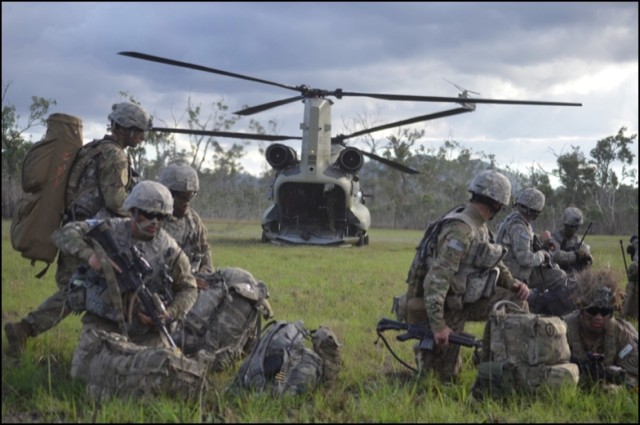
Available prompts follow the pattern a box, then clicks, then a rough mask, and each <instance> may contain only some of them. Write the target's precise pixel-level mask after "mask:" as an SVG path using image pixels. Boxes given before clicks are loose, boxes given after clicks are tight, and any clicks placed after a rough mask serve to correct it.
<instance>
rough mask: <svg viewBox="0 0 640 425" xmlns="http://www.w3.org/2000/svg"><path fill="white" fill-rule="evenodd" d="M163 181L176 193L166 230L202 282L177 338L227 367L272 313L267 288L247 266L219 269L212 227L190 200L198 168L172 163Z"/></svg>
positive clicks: (189, 349)
mask: <svg viewBox="0 0 640 425" xmlns="http://www.w3.org/2000/svg"><path fill="white" fill-rule="evenodd" d="M158 180H159V181H160V183H162V184H163V185H164V186H166V187H167V188H168V189H169V191H170V192H171V195H172V196H173V202H174V204H173V215H172V216H171V217H169V218H167V220H165V222H164V225H163V229H164V230H165V231H167V233H169V234H170V235H171V236H173V238H174V239H175V240H176V241H177V242H178V245H179V246H180V248H182V250H183V252H184V253H185V254H186V255H187V257H188V258H189V261H190V263H191V270H192V272H193V274H194V275H195V277H196V281H197V284H198V298H197V300H196V303H195V304H194V306H193V308H192V309H191V311H190V312H189V314H188V315H187V318H186V321H185V323H184V326H179V327H178V328H177V329H176V330H175V331H174V332H173V337H174V339H175V341H176V343H177V344H178V346H180V348H181V349H182V350H183V351H184V353H185V354H187V355H194V354H196V353H197V352H198V351H199V350H201V349H204V350H205V351H206V352H208V353H211V354H214V356H213V357H214V360H213V363H212V367H213V368H214V369H215V370H221V369H224V368H225V367H226V366H228V365H230V364H232V362H233V361H234V360H237V359H238V358H240V357H241V356H244V355H245V354H247V353H248V351H250V349H251V346H252V344H253V342H254V341H255V335H256V333H257V331H258V328H259V323H260V322H259V316H260V314H262V315H263V316H264V317H265V318H270V317H271V316H272V311H271V307H270V305H269V303H268V301H267V300H266V298H267V297H268V291H267V288H266V286H265V285H264V283H262V282H258V281H257V280H256V279H255V278H254V277H253V275H252V274H251V273H249V272H248V271H246V270H244V269H241V268H235V267H227V268H223V269H218V270H215V269H214V266H213V262H212V260H211V253H210V247H209V242H208V240H207V228H206V227H205V225H204V223H203V222H202V219H201V218H200V216H199V215H198V213H197V212H196V211H195V210H194V209H193V208H191V206H190V204H189V202H190V201H191V200H192V199H193V198H194V197H195V196H196V194H197V192H198V190H199V188H200V183H199V179H198V173H197V172H196V170H194V169H193V168H192V167H190V166H188V165H186V164H180V163H174V164H169V165H168V166H166V167H165V168H163V169H162V171H161V172H160V175H159V176H158Z"/></svg>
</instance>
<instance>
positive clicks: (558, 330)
mask: <svg viewBox="0 0 640 425" xmlns="http://www.w3.org/2000/svg"><path fill="white" fill-rule="evenodd" d="M486 326H487V327H488V329H485V337H484V340H483V349H482V350H483V354H482V356H481V361H482V362H481V363H480V364H479V365H478V375H477V378H476V381H475V383H474V386H473V392H472V393H473V395H474V397H477V398H482V397H484V396H485V395H487V394H488V395H490V396H491V397H494V398H502V397H505V396H507V395H509V394H511V393H514V392H517V391H519V392H525V393H532V392H535V391H537V390H538V389H539V388H541V387H542V386H543V385H544V386H547V387H551V388H557V387H560V386H562V385H570V386H576V385H577V384H578V378H579V370H578V366H577V365H576V364H574V363H570V359H571V350H570V348H569V342H568V340H567V326H566V324H565V322H564V321H563V320H562V319H561V318H560V317H557V316H547V315H541V314H532V313H527V312H525V311H524V310H522V309H521V308H520V307H519V306H518V305H517V304H515V303H513V302H511V301H506V300H505V301H498V302H497V303H496V304H495V305H494V307H493V311H492V313H491V316H490V318H489V320H488V321H487V324H486Z"/></svg>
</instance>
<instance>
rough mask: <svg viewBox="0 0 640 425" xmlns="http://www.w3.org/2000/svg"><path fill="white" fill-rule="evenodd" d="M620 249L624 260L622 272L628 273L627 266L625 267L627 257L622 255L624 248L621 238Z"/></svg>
mask: <svg viewBox="0 0 640 425" xmlns="http://www.w3.org/2000/svg"><path fill="white" fill-rule="evenodd" d="M620 251H622V261H624V273H625V274H628V273H629V268H628V267H627V257H625V256H624V248H623V247H622V239H620Z"/></svg>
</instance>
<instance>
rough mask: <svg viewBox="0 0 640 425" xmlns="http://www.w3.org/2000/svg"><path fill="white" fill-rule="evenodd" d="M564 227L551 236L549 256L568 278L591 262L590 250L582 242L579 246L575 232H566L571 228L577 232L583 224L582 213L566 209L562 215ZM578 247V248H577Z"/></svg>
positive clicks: (578, 239) (570, 208) (573, 209)
mask: <svg viewBox="0 0 640 425" xmlns="http://www.w3.org/2000/svg"><path fill="white" fill-rule="evenodd" d="M562 217H563V223H564V227H563V228H562V229H559V230H556V231H555V232H553V233H552V234H551V239H550V240H549V242H548V243H549V244H550V245H551V246H552V247H553V249H552V250H551V256H552V258H553V261H554V262H556V263H557V264H558V266H560V268H561V269H562V270H564V271H565V272H566V273H567V275H568V276H573V275H574V274H575V273H577V272H579V271H581V270H584V269H585V268H587V267H589V266H590V265H591V263H592V262H593V258H592V256H591V248H590V247H589V245H587V244H585V243H584V242H583V243H582V244H581V245H580V239H581V238H580V237H579V236H578V234H577V233H576V231H575V230H568V229H567V226H573V228H574V229H576V230H577V228H578V226H580V225H581V224H582V223H583V218H582V212H581V211H580V210H579V209H578V208H575V207H569V208H567V209H566V210H565V211H564V212H563V214H562ZM578 245H580V248H578Z"/></svg>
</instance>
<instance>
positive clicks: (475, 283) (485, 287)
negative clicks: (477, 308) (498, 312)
mask: <svg viewBox="0 0 640 425" xmlns="http://www.w3.org/2000/svg"><path fill="white" fill-rule="evenodd" d="M499 276H500V270H499V269H498V268H497V267H494V268H491V269H487V270H483V271H479V272H474V273H470V274H469V275H468V276H467V288H466V290H465V292H464V295H463V297H462V302H463V303H464V304H467V303H474V302H476V301H478V300H479V299H480V298H489V297H490V296H491V294H492V293H493V291H494V290H495V288H496V285H497V283H498V277H499Z"/></svg>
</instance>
